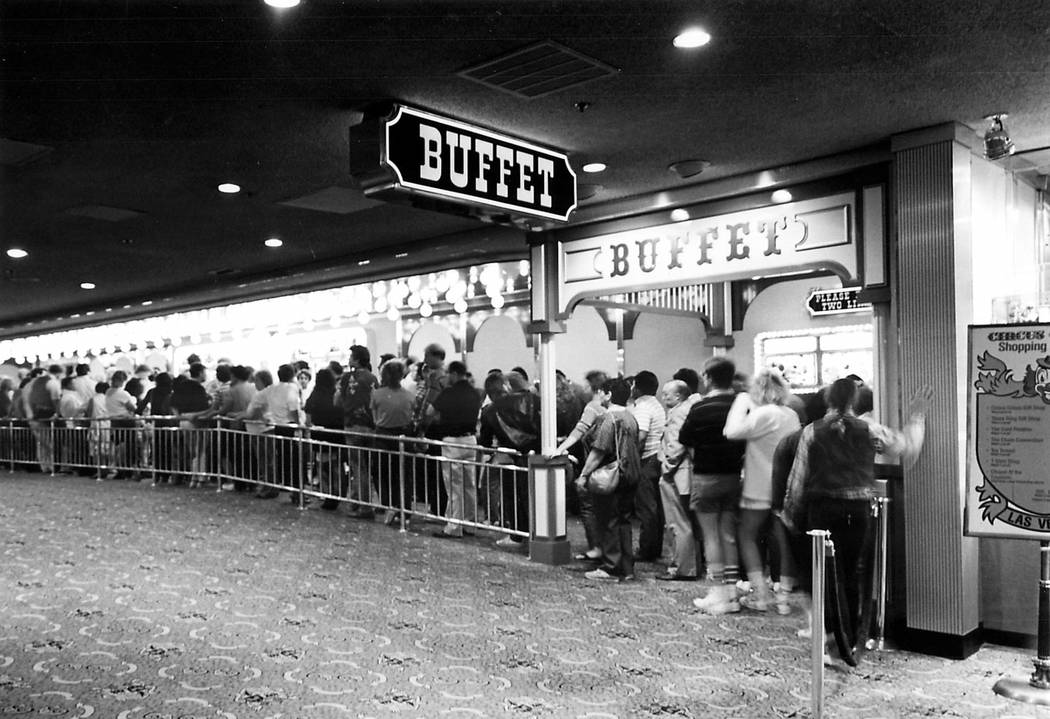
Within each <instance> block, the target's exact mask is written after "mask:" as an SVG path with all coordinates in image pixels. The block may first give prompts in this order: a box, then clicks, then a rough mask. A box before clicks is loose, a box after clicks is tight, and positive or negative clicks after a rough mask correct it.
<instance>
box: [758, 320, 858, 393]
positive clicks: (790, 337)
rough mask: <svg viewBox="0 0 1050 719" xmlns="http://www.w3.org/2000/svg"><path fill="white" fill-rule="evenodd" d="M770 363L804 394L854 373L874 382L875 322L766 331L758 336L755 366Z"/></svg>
mask: <svg viewBox="0 0 1050 719" xmlns="http://www.w3.org/2000/svg"><path fill="white" fill-rule="evenodd" d="M766 367H772V368H775V369H777V370H779V371H780V373H781V374H782V375H783V376H784V378H785V379H786V380H787V381H788V383H789V384H790V385H791V388H792V390H793V391H795V392H797V393H800V394H801V393H807V392H815V391H817V390H818V389H820V388H821V387H824V386H826V385H828V384H830V383H832V382H834V381H835V380H836V379H839V378H840V377H845V376H847V375H850V374H855V375H857V376H858V377H860V378H862V379H863V380H865V381H866V382H868V383H871V381H872V378H873V377H874V374H875V356H874V336H873V331H872V326H871V325H870V324H867V325H849V326H845V327H822V328H813V329H806V330H786V331H774V332H763V333H761V334H759V335H758V336H757V337H756V338H755V368H756V370H757V369H762V368H766Z"/></svg>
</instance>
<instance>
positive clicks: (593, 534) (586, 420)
mask: <svg viewBox="0 0 1050 719" xmlns="http://www.w3.org/2000/svg"><path fill="white" fill-rule="evenodd" d="M600 374H601V373H600ZM590 376H591V375H590V373H589V374H588V377H590ZM602 376H603V377H604V376H605V375H604V374H602ZM605 381H608V380H605ZM608 402H609V398H608V396H607V395H605V394H602V390H601V386H600V385H599V386H598V387H597V388H594V389H592V390H591V398H590V401H588V402H587V404H586V405H585V406H584V408H583V412H582V414H580V419H579V420H578V421H577V422H576V426H575V427H573V428H572V430H570V432H569V434H568V436H567V437H566V438H565V439H564V440H562V442H561V444H559V445H558V446H557V448H555V450H554V454H556V455H559V454H569V451H570V450H573V449H575V448H576V447H582V448H583V451H582V452H581V453H578V454H577V453H574V454H573V456H574V457H575V458H576V459H577V460H578V461H579V463H580V464H579V469H582V468H583V463H584V462H586V461H587V455H588V454H590V451H591V448H590V445H589V444H588V443H587V442H586V441H585V438H586V437H588V436H589V433H590V429H591V427H593V426H594V424H595V423H596V422H597V421H598V419H599V418H600V417H601V416H602V415H603V414H605V412H606V409H605V407H606V405H607V404H608ZM578 473H579V470H577V474H578ZM573 491H574V492H575V493H576V496H577V497H578V499H579V504H580V521H581V522H582V523H583V534H584V537H586V539H587V551H585V552H580V553H579V554H576V555H575V556H574V557H573V558H574V559H576V560H578V561H587V562H600V561H601V559H602V549H601V547H602V541H601V534H602V532H601V527H599V526H598V520H597V516H596V515H595V513H594V502H593V501H592V500H591V494H590V492H588V491H586V490H585V489H583V490H581V489H580V488H579V485H577V484H576V482H575V481H574V482H573Z"/></svg>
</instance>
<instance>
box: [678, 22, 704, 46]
mask: <svg viewBox="0 0 1050 719" xmlns="http://www.w3.org/2000/svg"><path fill="white" fill-rule="evenodd" d="M709 42H711V35H710V33H708V32H707V31H706V30H704V29H703V28H699V27H691V28H687V29H685V30H683V31H682V32H680V33H678V35H676V36H675V39H674V46H675V47H679V48H682V49H691V48H694V47H703V46H704V45H706V44H707V43H709Z"/></svg>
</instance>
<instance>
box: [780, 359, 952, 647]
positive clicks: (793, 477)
mask: <svg viewBox="0 0 1050 719" xmlns="http://www.w3.org/2000/svg"><path fill="white" fill-rule="evenodd" d="M856 398H857V384H856V383H855V382H854V381H853V380H852V379H849V378H843V379H837V380H835V381H834V382H833V383H832V384H831V387H829V388H828V391H827V393H826V402H827V407H828V411H827V414H825V415H824V417H822V418H821V419H818V420H817V421H815V422H813V423H812V424H809V425H806V427H805V428H804V429H803V430H802V434H801V436H800V437H799V442H798V448H797V450H796V453H795V461H794V463H793V464H792V465H791V474H790V475H789V476H788V485H787V495H786V496H785V498H784V512H783V517H784V521H785V524H787V525H788V527H789V529H791V530H793V531H797V532H805V531H807V530H809V529H826V530H828V531H830V532H831V540H832V541H833V542H834V543H835V562H836V564H837V565H838V566H839V567H841V568H842V570H843V572H842V576H843V578H844V579H843V584H844V588H845V595H846V616H845V617H843V623H844V624H845V626H846V634H847V637H846V639H847V641H848V642H850V643H851V644H853V643H855V642H856V639H857V636H858V635H857V632H858V629H859V620H860V617H861V601H862V597H864V596H867V589H868V587H869V582H870V578H869V575H868V568H869V563H870V561H871V551H872V543H871V541H870V535H869V532H868V525H869V522H870V521H871V500H872V498H873V496H874V490H875V455H876V453H878V454H884V455H888V456H890V457H899V458H900V459H901V464H902V465H903V466H904V467H906V468H907V467H910V466H911V465H912V464H914V462H915V460H916V459H917V458H918V455H919V452H920V451H921V450H922V444H923V439H924V437H925V431H926V413H927V411H928V410H929V406H930V401H931V400H932V398H933V390H932V389H931V388H930V387H929V386H928V385H925V386H923V387H920V388H919V389H918V390H916V392H915V394H914V395H913V396H912V399H911V402H910V403H909V405H908V409H907V411H906V415H907V417H908V421H907V424H906V425H905V426H904V429H903V430H902V431H896V430H893V429H890V428H889V427H886V426H884V425H881V424H879V423H878V422H875V421H874V420H872V419H870V418H869V419H864V418H860V417H857V416H856V415H855V414H854V413H853V409H854V403H855V401H856ZM825 616H826V618H827V620H828V621H830V619H831V617H830V613H827V614H826V615H825ZM829 636H830V635H829Z"/></svg>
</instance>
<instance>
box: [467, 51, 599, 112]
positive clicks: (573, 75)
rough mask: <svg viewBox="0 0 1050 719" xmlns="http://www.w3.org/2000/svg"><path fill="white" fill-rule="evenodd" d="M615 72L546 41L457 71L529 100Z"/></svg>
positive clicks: (469, 77)
mask: <svg viewBox="0 0 1050 719" xmlns="http://www.w3.org/2000/svg"><path fill="white" fill-rule="evenodd" d="M618 72H620V70H619V69H618V68H615V67H613V66H612V65H607V64H605V63H604V62H601V61H600V60H595V59H594V58H593V57H588V56H586V55H584V54H582V53H578V52H576V51H575V50H570V49H569V48H567V47H565V46H564V45H559V44H558V43H556V42H552V41H550V40H546V41H544V42H540V43H537V44H535V45H529V46H528V47H525V48H522V49H521V50H516V51H515V52H512V53H510V54H509V55H502V56H500V57H498V58H495V59H494V60H489V61H487V62H483V63H481V64H480V65H474V66H472V67H468V68H467V69H465V70H460V71H459V73H458V74H459V75H460V76H461V77H465V78H467V79H468V80H474V81H475V82H480V83H481V84H482V85H486V86H488V87H493V88H496V89H497V90H503V91H504V92H509V93H511V94H512V95H517V96H518V97H522V98H525V99H527V100H530V99H532V98H535V97H543V96H544V95H549V94H550V93H552V92H558V91H559V90H564V89H566V88H569V87H575V86H576V85H581V84H583V83H585V82H590V81H591V80H597V79H599V78H602V77H607V76H609V75H615V74H616V73H618Z"/></svg>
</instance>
